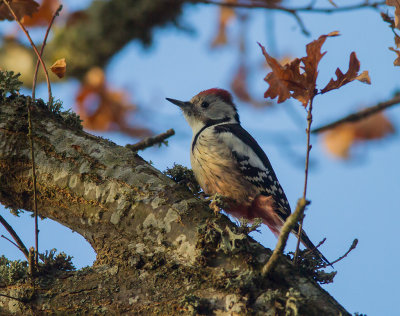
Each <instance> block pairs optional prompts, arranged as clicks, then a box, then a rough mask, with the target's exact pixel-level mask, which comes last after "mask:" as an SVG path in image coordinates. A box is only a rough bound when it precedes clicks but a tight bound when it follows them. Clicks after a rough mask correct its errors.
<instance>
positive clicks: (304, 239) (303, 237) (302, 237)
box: [293, 224, 333, 267]
mask: <svg viewBox="0 0 400 316" xmlns="http://www.w3.org/2000/svg"><path fill="white" fill-rule="evenodd" d="M298 232H299V224H296V226H295V228H294V229H293V233H294V234H295V235H296V236H298ZM300 241H301V243H302V244H303V245H304V246H305V247H307V249H309V250H310V251H312V252H314V253H316V254H317V255H318V256H319V257H320V258H321V259H322V260H324V261H325V262H326V263H327V264H328V265H330V266H331V267H333V266H332V264H331V263H330V262H329V260H328V259H326V258H325V256H324V255H323V254H322V253H321V252H320V251H319V250H318V249H317V248H316V247H315V245H314V244H313V242H312V241H311V240H310V238H308V236H307V234H306V232H305V231H304V230H303V229H302V230H301V235H300Z"/></svg>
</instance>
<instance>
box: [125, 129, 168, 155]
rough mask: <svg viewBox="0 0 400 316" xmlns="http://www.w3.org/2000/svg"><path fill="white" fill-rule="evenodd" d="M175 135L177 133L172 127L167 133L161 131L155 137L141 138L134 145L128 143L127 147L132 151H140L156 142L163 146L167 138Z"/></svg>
mask: <svg viewBox="0 0 400 316" xmlns="http://www.w3.org/2000/svg"><path fill="white" fill-rule="evenodd" d="M173 135H175V131H174V130H173V129H172V128H171V129H169V130H167V131H166V132H165V133H161V134H159V135H156V136H153V137H146V138H145V139H143V140H141V141H140V142H138V143H136V144H133V145H130V144H128V145H126V146H125V147H126V148H129V149H130V150H132V151H139V150H143V149H146V148H148V147H151V146H154V145H155V144H159V145H160V146H161V144H163V143H165V140H166V139H167V138H169V137H171V136H173Z"/></svg>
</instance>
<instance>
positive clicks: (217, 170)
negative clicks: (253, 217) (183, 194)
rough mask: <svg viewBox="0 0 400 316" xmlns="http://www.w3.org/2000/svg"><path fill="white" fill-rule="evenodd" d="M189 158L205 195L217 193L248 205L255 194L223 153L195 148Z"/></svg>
mask: <svg viewBox="0 0 400 316" xmlns="http://www.w3.org/2000/svg"><path fill="white" fill-rule="evenodd" d="M190 158H191V164H192V169H193V172H194V175H195V177H196V179H197V181H198V182H199V184H200V186H201V188H202V189H203V191H204V192H205V193H206V194H208V195H213V194H216V193H218V194H221V195H223V196H225V197H228V198H230V199H233V200H235V201H236V202H237V203H249V202H250V201H251V200H252V198H253V197H254V196H255V195H256V194H257V192H252V191H253V190H252V189H251V188H250V186H249V183H248V182H247V181H246V180H245V179H243V177H242V176H241V174H240V172H239V171H236V168H237V166H235V165H234V164H233V163H232V158H231V157H229V156H227V155H225V154H224V153H222V154H221V153H219V152H218V151H212V150H208V149H204V150H202V149H201V148H200V149H199V148H197V149H196V150H194V152H193V153H192V154H191V157H190Z"/></svg>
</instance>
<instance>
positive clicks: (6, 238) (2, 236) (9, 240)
mask: <svg viewBox="0 0 400 316" xmlns="http://www.w3.org/2000/svg"><path fill="white" fill-rule="evenodd" d="M0 237H1V238H4V239H5V240H7V241H8V242H10V243H11V244H13V245H14V246H15V247H17V248H18V249H19V250H21V251H22V252H23V250H22V249H21V248H20V247H19V246H18V245H17V244H16V243H15V242H13V241H12V240H11V239H10V238H8V237H6V236H4V235H1V236H0Z"/></svg>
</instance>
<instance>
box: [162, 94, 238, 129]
mask: <svg viewBox="0 0 400 316" xmlns="http://www.w3.org/2000/svg"><path fill="white" fill-rule="evenodd" d="M167 100H168V101H169V102H172V103H173V104H176V105H177V106H179V107H180V108H181V110H182V111H183V115H184V116H185V118H186V120H187V121H188V123H189V125H190V127H191V128H192V130H193V132H196V131H198V130H200V129H201V128H202V127H203V126H204V125H207V126H210V125H214V124H218V123H225V122H226V123H239V122H240V121H239V115H238V113H237V109H236V106H235V105H234V104H233V101H232V96H231V94H230V93H229V92H228V91H226V90H223V89H217V88H213V89H208V90H204V91H201V92H200V93H198V94H197V95H195V96H194V97H193V98H192V99H191V100H190V101H179V100H175V99H170V98H167Z"/></svg>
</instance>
